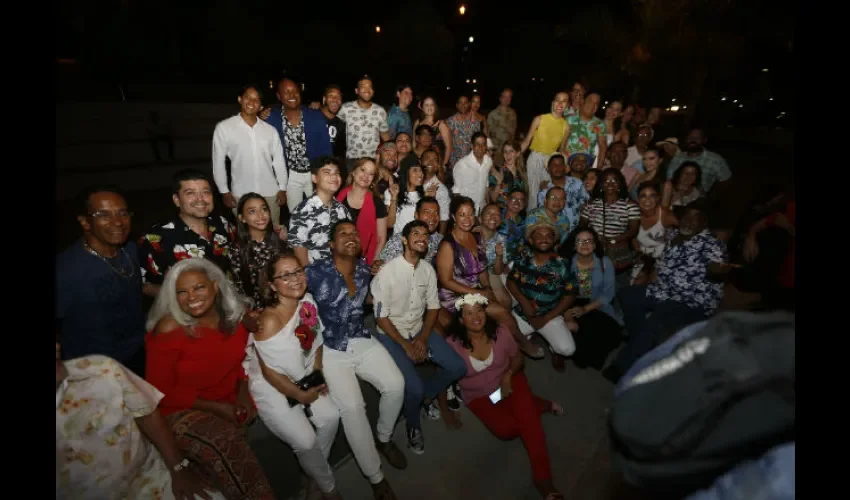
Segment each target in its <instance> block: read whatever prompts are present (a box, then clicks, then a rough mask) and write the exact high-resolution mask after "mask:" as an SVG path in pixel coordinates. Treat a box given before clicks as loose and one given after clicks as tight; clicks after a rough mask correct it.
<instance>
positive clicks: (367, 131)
mask: <svg viewBox="0 0 850 500" xmlns="http://www.w3.org/2000/svg"><path fill="white" fill-rule="evenodd" d="M336 116H337V117H339V118H340V119H341V120H342V121H344V122H345V142H346V147H347V149H346V151H345V156H346V158H363V157H368V158H377V156H378V145H379V144H380V143H381V132H387V131H388V130H389V128H388V127H387V112H386V110H385V109H384V108H383V107H381V106H380V105H378V104H375V103H372V106H370V107H368V108H366V109H363V108H361V107H360V106H358V105H357V101H351V102H347V103H345V104H343V105H342V107H340V108H339V113H337V115H336Z"/></svg>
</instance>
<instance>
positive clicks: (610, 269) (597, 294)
mask: <svg viewBox="0 0 850 500" xmlns="http://www.w3.org/2000/svg"><path fill="white" fill-rule="evenodd" d="M602 262H604V263H605V270H604V271H603V270H602ZM572 271H573V276H578V255H574V256H573V260H572ZM590 280H591V282H592V283H591V288H592V290H591V298H590V301H591V302H594V301H597V300H598V301H599V302H601V303H602V307H600V308H599V310H600V311H602V312H604V313H605V314H607V315H608V316H611V317H612V318H614V321H616V322H617V323H619V324H620V325H621V326H622V325H623V320H622V319H620V317H619V316H617V313H616V312H614V308H613V307H612V306H611V301H612V300H614V296H615V294H616V288H615V283H614V263H613V262H611V259H609V258H608V257H603V260H602V261H600V260H599V257H597V256H596V255H594V256H593V273H592V274H591V277H590Z"/></svg>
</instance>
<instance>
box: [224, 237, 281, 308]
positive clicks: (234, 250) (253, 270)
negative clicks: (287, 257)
mask: <svg viewBox="0 0 850 500" xmlns="http://www.w3.org/2000/svg"><path fill="white" fill-rule="evenodd" d="M285 245H286V243H283V242H282V243H281V246H285ZM281 250H282V249H281V248H275V247H274V246H273V245H272V244H271V243H269V242H268V241H266V240H263V241H254V240H251V241H249V242H248V246H247V247H246V248H244V250H243V248H242V247H241V246H240V245H239V243H238V242H235V241H234V242H233V243H231V244H230V249H229V250H228V252H227V256H228V257H229V259H230V272H231V277H230V281H232V282H233V284H234V285H236V288H237V289H238V290H239V292H240V293H241V294H242V295H245V296H246V297H248V298H249V299H251V300H252V301H253V302H254V307H255V308H261V307H263V305H264V303H263V295H262V293H260V273H262V272H263V269H265V267H266V264H268V263H269V261H270V260H272V259H273V258H274V257H275V256H277V255H279V254H280V252H281ZM243 251H244V252H247V253H248V255H247V257H248V259H247V262H248V269H247V271H248V278H249V279H250V280H251V287H250V288H251V289H252V290H253V291H252V293H251V294H250V295H249V294H248V293H247V292H246V286H245V285H246V283H245V282H244V281H243V279H242V253H243Z"/></svg>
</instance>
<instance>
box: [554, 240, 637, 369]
mask: <svg viewBox="0 0 850 500" xmlns="http://www.w3.org/2000/svg"><path fill="white" fill-rule="evenodd" d="M563 248H564V250H567V251H568V253H569V254H571V256H570V265H571V266H572V272H573V275H574V276H575V277H576V281H578V298H577V299H576V302H575V304H574V305H573V307H572V308H570V309H568V310H567V312H566V313H565V314H564V316H565V317H566V318H567V319H572V320H575V321H576V322H577V323H578V326H579V327H578V331H576V332H573V340H574V341H575V344H576V351H575V354H573V362H574V363H575V365H576V367H578V368H581V369H584V368H586V367H590V368H593V369H595V370H601V369H602V366H603V365H604V364H605V360H606V359H608V355H609V354H610V353H611V351H613V350H614V349H615V348H616V347H617V346H618V345H620V340H621V339H622V330H623V327H622V320H620V318H618V317H617V314H616V313H615V312H614V308H613V307H612V306H611V302H612V301H613V300H614V296H615V289H616V285H615V283H614V264H613V263H611V259H609V258H608V257H605V255H604V254H603V253H602V242H600V241H599V235H598V234H596V231H594V230H593V229H590V228H586V229H579V230H578V231H576V232H575V233H573V234H572V235H570V238H569V239H568V240H567V242H566V243H565V244H564V247H563Z"/></svg>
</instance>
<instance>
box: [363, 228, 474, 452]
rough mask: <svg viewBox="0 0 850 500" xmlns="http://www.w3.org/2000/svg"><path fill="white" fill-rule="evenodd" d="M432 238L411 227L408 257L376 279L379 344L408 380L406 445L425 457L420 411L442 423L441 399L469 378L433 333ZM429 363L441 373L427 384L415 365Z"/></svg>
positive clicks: (405, 233) (405, 239)
mask: <svg viewBox="0 0 850 500" xmlns="http://www.w3.org/2000/svg"><path fill="white" fill-rule="evenodd" d="M430 235H431V232H430V230H429V228H428V224H426V223H424V222H422V221H420V220H414V221H410V222H408V223H407V225H405V226H404V229H403V230H402V233H401V236H402V243H403V244H404V253H403V254H402V255H400V256H398V257H396V258H395V259H393V260H391V261H389V262H387V263H386V264H384V266H383V267H382V268H381V270H380V271H379V272H378V274H377V275H376V276H375V278H374V279H373V280H372V298H373V302H374V304H375V320H376V322H377V324H378V333H379V335H378V336H377V337H378V341H380V342H381V344H383V346H384V347H385V348H386V349H387V351H388V352H389V353H390V356H392V358H393V360H394V361H395V363H396V365H397V366H398V369H399V370H400V371H401V373H402V375H403V376H404V406H403V408H402V412H403V413H404V417H405V420H406V421H407V446H408V448H410V450H411V451H412V452H413V453H416V454H417V455H421V454H422V453H425V439H424V437H423V436H422V424H421V419H420V409H421V408H422V407H423V406H424V409H425V413H426V416H428V418H430V419H432V420H436V419H438V418H440V410H439V409H437V405H436V401H435V398H436V397H437V394H439V393H440V391H442V390H443V389H445V388H446V387H448V386H449V384H451V383H452V382H454V381H455V380H458V379H459V378H461V377H463V376H464V375H465V374H466V363H465V362H464V361H463V360H462V359H461V358H460V356H458V355H457V353H456V352H455V351H454V350H453V349H452V348H451V347H449V345H448V344H447V343H446V341H445V339H444V338H443V337H442V336H441V335H440V334H439V333H434V325H435V324H436V322H437V313H438V312H439V311H440V301H439V299H438V298H437V273H436V271H434V268H433V266H431V265H430V264H429V263H428V262H422V259H423V258H424V257H425V255H426V254H427V253H428V240H429V238H430ZM423 316H424V320H423ZM425 361H431V362H432V363H434V364H436V365H437V366H438V369H437V371H436V372H435V373H434V375H432V376H431V377H430V378H428V379H426V380H423V379H422V378H421V377H420V376H419V374H418V373H417V372H416V365H417V364H420V363H423V362H425ZM423 403H424V405H423Z"/></svg>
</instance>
